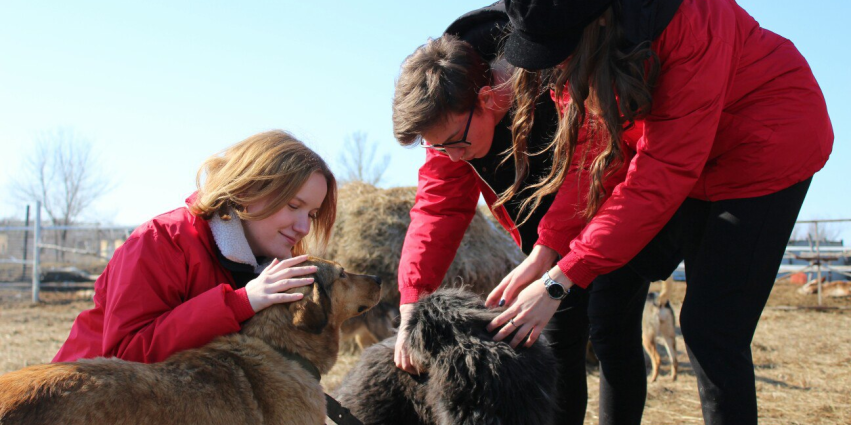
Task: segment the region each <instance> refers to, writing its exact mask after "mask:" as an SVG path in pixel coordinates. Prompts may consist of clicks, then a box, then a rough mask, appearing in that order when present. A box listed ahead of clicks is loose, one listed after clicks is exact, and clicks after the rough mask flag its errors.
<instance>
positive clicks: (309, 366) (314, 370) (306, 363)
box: [275, 350, 322, 381]
mask: <svg viewBox="0 0 851 425" xmlns="http://www.w3.org/2000/svg"><path fill="white" fill-rule="evenodd" d="M275 351H277V352H278V353H280V354H281V355H282V356H284V357H286V358H288V359H290V360H292V361H294V362H296V363H298V364H299V366H301V367H303V368H304V370H306V371H308V372H309V373H310V374H311V375H313V377H314V378H316V380H317V381H321V380H322V375H320V374H319V368H318V367H316V365H315V364H313V363H311V362H310V360H307V359H305V358H304V357H302V356H300V355H298V354H296V353H290V352H289V351H284V350H275Z"/></svg>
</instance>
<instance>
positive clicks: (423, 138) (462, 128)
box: [393, 2, 588, 424]
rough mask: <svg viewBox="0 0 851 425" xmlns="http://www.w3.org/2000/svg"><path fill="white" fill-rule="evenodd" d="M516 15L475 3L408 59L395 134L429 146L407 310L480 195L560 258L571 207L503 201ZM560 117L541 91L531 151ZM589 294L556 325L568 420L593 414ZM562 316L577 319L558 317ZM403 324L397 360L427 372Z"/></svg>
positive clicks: (579, 294)
mask: <svg viewBox="0 0 851 425" xmlns="http://www.w3.org/2000/svg"><path fill="white" fill-rule="evenodd" d="M507 23H508V18H507V16H506V14H505V10H504V5H503V4H502V2H499V3H496V4H494V5H492V6H489V7H485V8H483V9H479V10H476V11H473V12H470V13H468V14H466V15H464V16H462V17H461V18H459V19H458V20H456V21H455V22H454V23H453V24H452V25H450V26H449V28H448V29H447V31H446V33H445V34H444V35H443V36H442V37H440V38H437V39H435V40H431V41H429V42H428V43H426V44H424V45H423V46H421V47H419V48H418V49H417V50H416V51H415V52H414V53H413V54H412V55H411V56H409V57H408V58H407V59H406V60H405V62H404V63H403V65H402V69H401V73H400V75H399V78H398V80H397V84H396V92H395V96H394V100H393V127H394V131H395V135H396V138H397V139H398V140H399V142H400V143H401V144H402V145H412V144H417V143H418V144H419V145H420V146H422V147H424V148H426V149H427V152H426V161H425V164H424V165H423V166H422V167H421V168H420V170H419V185H418V188H417V196H416V202H415V205H414V207H413V209H412V211H411V224H410V226H409V227H408V233H407V235H406V238H405V243H404V247H403V249H402V256H401V261H400V263H399V291H400V293H401V306H400V312H401V315H402V317H403V320H404V319H405V318H407V317H408V315H409V312H410V308H411V306H412V304H411V303H414V302H416V301H417V300H418V299H419V298H420V297H422V296H423V295H425V294H428V293H431V292H433V291H434V290H435V289H437V287H438V286H439V285H440V282H442V281H443V279H444V276H445V274H446V272H447V270H448V269H449V266H450V264H451V263H452V260H453V258H454V257H455V253H456V251H457V249H458V247H459V245H460V243H461V239H462V237H463V235H464V231H465V230H466V228H467V226H468V225H469V224H470V221H471V220H472V218H473V215H474V214H475V212H476V205H477V203H478V200H479V196H480V195H481V196H483V197H484V199H485V201H486V202H487V203H488V205H490V206H492V208H491V211H492V212H493V215H494V216H495V217H496V218H497V220H498V221H499V222H500V223H501V224H502V225H503V226H504V227H505V228H506V230H508V231H509V232H510V233H511V236H512V237H513V239H514V241H515V242H516V243H517V244H518V245H519V246H520V247H521V249H522V250H523V252H524V253H526V254H528V255H529V256H530V258H538V259H541V258H546V260H545V261H544V262H548V265H549V266H552V265H553V264H554V261H555V260H556V258H557V255H558V254H557V253H556V252H555V251H554V250H552V249H550V248H547V246H546V244H547V243H548V242H547V241H548V239H551V238H552V237H553V236H554V235H558V234H560V233H561V231H562V229H563V225H564V221H563V220H562V219H561V217H562V216H563V213H562V212H559V211H553V210H550V211H549V212H548V207H549V205H550V204H551V203H552V199H553V197H552V196H550V197H544V198H543V199H542V200H541V203H540V204H541V205H540V207H539V208H538V209H537V210H536V211H535V212H534V213H533V214H531V215H530V216H529V217H526V218H525V219H522V218H521V216H520V215H519V208H518V207H519V203H518V202H507V203H505V204H503V205H501V206H496V205H495V204H496V202H497V198H498V197H499V194H500V193H502V192H504V191H506V190H507V189H508V188H510V187H511V186H512V185H513V184H515V175H516V170H515V167H514V164H513V162H512V161H510V158H508V160H507V161H504V160H505V159H506V157H505V152H506V151H507V150H509V149H510V148H511V146H512V136H511V122H512V117H513V115H512V111H511V110H510V107H511V101H512V91H511V87H510V86H509V85H508V84H505V82H506V81H507V79H508V77H509V76H510V73H511V71H510V68H509V67H508V66H507V64H506V63H505V62H504V61H503V60H500V59H499V58H498V57H497V52H498V50H499V47H500V41H501V40H503V39H504V36H505V33H504V31H505V25H506V24H507ZM557 118H558V116H557V113H556V110H555V107H554V106H553V104H552V102H551V100H550V98H549V94H543V95H542V96H540V98H539V99H538V107H537V108H536V110H535V114H534V125H533V126H531V130H530V131H529V133H528V140H529V142H528V148H529V150H530V151H532V152H537V151H543V150H545V149H546V146H547V144H548V143H549V142H550V141H551V140H552V136H553V134H555V130H556V123H557ZM550 159H551V156H550V155H548V154H546V155H531V156H529V164H528V167H526V168H524V169H521V170H519V173H520V175H522V176H524V177H523V179H522V183H523V184H526V185H531V184H534V183H535V182H536V181H537V180H538V179H540V178H542V177H543V174H542V173H543V172H544V171H545V170H547V169H549V166H550ZM562 296H563V295H562ZM585 304H586V303H585V294H584V291H574V292H573V293H572V294H571V295H570V296H569V297H566V298H565V299H564V301H563V308H562V309H561V311H560V312H559V313H558V314H557V315H556V319H555V320H553V323H554V325H553V326H552V327H551V329H550V330H549V331H548V336H549V339H550V343H551V344H552V346H553V349H554V350H555V351H556V353H557V354H558V357H559V362H560V364H559V366H560V368H559V370H558V371H555V370H554V371H553V373H559V376H560V379H559V385H558V390H559V394H558V399H557V400H556V403H557V404H558V406H559V409H560V410H561V411H562V412H563V416H562V418H561V420H562V422H560V423H567V424H581V423H582V421H583V419H584V416H585V409H586V403H587V385H586V376H585V350H586V346H587V338H588V337H587V335H588V321H587V313H586V310H585ZM562 323H563V324H566V326H568V327H569V329H568V328H564V327H561V326H559V324H562ZM399 332H400V335H399V336H398V337H397V340H396V341H397V344H396V351H395V361H396V365H397V366H398V367H400V368H401V369H403V370H406V371H408V372H410V373H419V372H420V371H419V370H418V366H417V365H415V364H412V362H411V359H410V357H409V355H408V351H407V347H406V346H405V345H404V340H405V338H404V332H405V329H400V330H399ZM517 345H518V344H517V343H514V346H517ZM482 402H483V403H487V402H495V401H493V400H483V401H482Z"/></svg>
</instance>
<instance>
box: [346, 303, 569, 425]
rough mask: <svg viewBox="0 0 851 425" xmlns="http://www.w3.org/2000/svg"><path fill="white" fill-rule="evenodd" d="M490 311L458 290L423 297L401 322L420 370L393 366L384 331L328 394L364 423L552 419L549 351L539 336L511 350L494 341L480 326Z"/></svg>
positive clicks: (539, 421)
mask: <svg viewBox="0 0 851 425" xmlns="http://www.w3.org/2000/svg"><path fill="white" fill-rule="evenodd" d="M497 314H499V311H497V310H489V309H488V308H486V307H485V306H484V304H483V303H482V301H481V299H480V298H479V297H478V296H476V295H474V294H472V293H469V292H465V291H462V290H458V289H445V290H440V291H438V292H436V293H434V294H432V295H430V296H428V297H425V298H423V299H422V300H420V301H419V302H418V303H417V305H416V307H415V308H414V314H413V315H412V317H411V320H410V321H409V322H408V323H403V324H402V325H403V326H407V328H408V329H409V330H410V333H409V337H408V343H409V344H410V347H411V350H412V357H413V358H414V361H415V363H417V364H419V365H423V366H424V367H425V368H427V369H428V373H424V374H422V375H420V376H412V375H410V374H408V373H406V372H404V371H402V370H400V369H398V368H396V365H395V363H394V361H393V348H394V346H395V343H396V337H391V338H388V339H386V340H384V341H382V342H381V343H379V344H375V345H373V346H371V347H369V348H368V349H366V350H365V351H364V352H363V355H362V356H361V358H360V360H359V361H358V363H357V364H356V365H355V367H354V368H353V369H352V370H351V371H350V372H349V374H348V375H346V377H345V378H344V379H343V382H342V384H340V387H339V388H338V389H337V391H336V393H335V396H336V397H337V399H338V400H339V401H340V403H341V404H342V405H343V406H345V407H348V408H349V409H351V411H352V413H353V414H354V415H355V416H356V417H357V418H359V419H360V420H361V421H363V423H364V424H423V425H425V424H435V425H437V424H441V425H444V424H445V425H448V424H477V425H480V424H502V425H508V424H523V425H527V424H552V423H554V406H553V405H554V401H553V397H554V394H555V390H556V389H555V388H556V363H555V358H554V356H553V353H552V350H551V349H550V347H549V345H548V343H547V341H546V339H545V338H544V337H543V335H542V336H541V338H540V339H539V340H538V341H537V342H535V344H533V345H532V346H531V347H529V348H521V349H518V350H515V349H513V348H511V347H510V346H509V345H508V344H507V343H505V342H494V341H493V340H492V336H493V334H492V333H489V332H487V330H486V329H485V326H486V325H487V324H488V322H490V321H491V320H492V319H493V318H494V317H496V316H497ZM509 340H510V338H509V339H506V341H509Z"/></svg>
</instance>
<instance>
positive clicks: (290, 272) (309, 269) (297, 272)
mask: <svg viewBox="0 0 851 425" xmlns="http://www.w3.org/2000/svg"><path fill="white" fill-rule="evenodd" d="M316 270H317V268H316V266H305V267H287V268H285V269H282V270H276V271H273V272H272V273H270V274H268V275H267V276H268V277H269V279H270V280H272V281H278V280H281V279H287V278H291V277H296V276H304V275H306V274H313V273H316Z"/></svg>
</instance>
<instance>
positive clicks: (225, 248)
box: [210, 211, 271, 273]
mask: <svg viewBox="0 0 851 425" xmlns="http://www.w3.org/2000/svg"><path fill="white" fill-rule="evenodd" d="M228 215H230V216H231V219H230V220H222V218H221V217H219V215H218V214H213V218H211V219H210V230H211V231H212V232H213V239H214V240H215V241H216V245H217V246H218V247H219V251H221V253H222V255H223V256H224V257H225V258H227V259H228V260H231V261H233V262H235V263H242V264H248V265H250V266H252V267H254V272H255V273H260V272H262V271H263V269H265V268H266V266H268V265H269V262H266V263H264V264H257V258H256V257H255V256H254V253H253V252H251V246H249V245H248V239H246V238H245V229H243V227H242V220H240V219H239V216H237V215H236V213H235V212H234V211H229V212H228ZM270 262H271V261H270Z"/></svg>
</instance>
